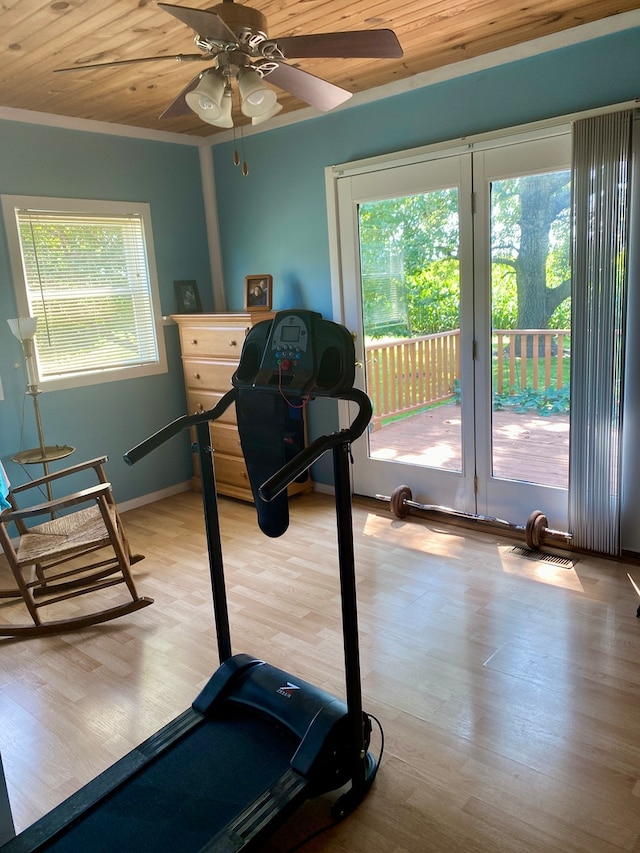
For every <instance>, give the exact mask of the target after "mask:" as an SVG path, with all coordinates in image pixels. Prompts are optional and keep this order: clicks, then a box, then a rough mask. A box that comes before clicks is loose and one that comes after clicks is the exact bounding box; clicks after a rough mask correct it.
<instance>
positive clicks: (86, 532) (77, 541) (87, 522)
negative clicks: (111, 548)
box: [17, 506, 116, 566]
mask: <svg viewBox="0 0 640 853" xmlns="http://www.w3.org/2000/svg"><path fill="white" fill-rule="evenodd" d="M108 509H109V514H110V515H111V518H112V519H113V522H114V524H115V522H116V514H115V508H114V507H113V506H109V507H108ZM109 541H110V539H109V533H108V531H107V528H106V527H105V525H104V520H103V518H102V514H101V513H100V510H99V508H98V507H97V506H92V507H87V508H86V509H81V510H78V511H77V512H74V513H72V514H71V515H63V516H61V517H60V518H54V519H52V520H51V521H45V522H44V523H43V524H38V525H36V526H35V527H31V528H29V532H28V533H25V534H24V535H23V536H21V537H20V541H19V543H18V548H17V554H18V562H19V563H20V565H21V566H26V565H32V564H33V563H39V562H41V561H43V560H46V559H48V558H50V557H65V556H70V555H71V554H73V553H74V552H81V551H84V550H85V549H86V547H87V546H88V545H89V546H92V547H99V546H100V544H104V545H108V544H109Z"/></svg>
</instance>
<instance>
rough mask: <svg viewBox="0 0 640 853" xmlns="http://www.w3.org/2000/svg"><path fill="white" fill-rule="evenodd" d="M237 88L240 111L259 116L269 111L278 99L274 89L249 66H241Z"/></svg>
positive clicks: (251, 116) (250, 115) (251, 115)
mask: <svg viewBox="0 0 640 853" xmlns="http://www.w3.org/2000/svg"><path fill="white" fill-rule="evenodd" d="M238 89H239V90H240V97H241V99H242V106H241V107H240V109H241V110H242V112H243V113H244V114H245V115H246V116H249V117H250V118H253V117H254V116H255V117H256V118H259V117H260V116H263V115H265V113H268V112H270V111H271V110H272V109H273V108H274V106H275V105H276V103H277V101H278V96H277V95H276V93H275V91H274V90H273V89H272V88H271V87H270V86H269V85H267V83H265V82H264V80H263V79H262V77H260V75H259V74H258V73H257V72H256V71H254V70H253V69H251V68H243V69H242V70H241V71H240V74H239V75H238Z"/></svg>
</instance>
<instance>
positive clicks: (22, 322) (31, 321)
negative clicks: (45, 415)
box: [7, 317, 75, 500]
mask: <svg viewBox="0 0 640 853" xmlns="http://www.w3.org/2000/svg"><path fill="white" fill-rule="evenodd" d="M7 323H8V324H9V328H10V329H11V331H12V332H13V334H14V335H15V337H16V338H17V339H18V340H19V341H20V343H21V345H22V352H23V353H24V361H25V365H26V368H27V394H28V395H29V396H30V397H31V399H32V400H33V409H34V412H35V417H36V428H37V430H38V445H39V446H38V447H35V448H33V449H31V450H22V451H20V453H16V455H15V456H12V457H11V458H12V460H13V461H14V462H17V463H18V464H19V465H34V464H39V465H42V467H43V469H44V473H45V474H48V473H49V462H55V461H56V460H57V459H64V458H65V456H70V455H71V454H72V453H73V451H74V450H75V447H70V446H69V445H68V444H63V445H60V444H55V445H48V446H47V444H46V443H45V440H44V433H43V431H42V418H41V417H40V404H39V403H38V395H39V394H40V387H39V385H38V374H37V372H36V367H35V353H34V344H33V339H34V338H35V335H36V330H37V328H38V318H37V317H16V318H15V319H13V320H7ZM47 495H48V498H49V500H51V499H52V494H51V484H50V483H47Z"/></svg>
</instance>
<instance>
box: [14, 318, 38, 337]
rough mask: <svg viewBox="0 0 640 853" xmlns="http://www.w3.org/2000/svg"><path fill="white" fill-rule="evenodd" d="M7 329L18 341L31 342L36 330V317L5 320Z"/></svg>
mask: <svg viewBox="0 0 640 853" xmlns="http://www.w3.org/2000/svg"><path fill="white" fill-rule="evenodd" d="M7 323H8V324H9V328H10V329H11V331H12V332H13V334H14V335H15V336H16V338H17V339H18V340H19V341H32V340H33V339H34V337H35V335H36V330H37V328H38V318H37V317H16V318H15V319H13V320H7Z"/></svg>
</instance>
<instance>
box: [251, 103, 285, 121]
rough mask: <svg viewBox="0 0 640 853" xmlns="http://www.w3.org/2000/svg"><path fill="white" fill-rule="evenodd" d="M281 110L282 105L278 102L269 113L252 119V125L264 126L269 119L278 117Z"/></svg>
mask: <svg viewBox="0 0 640 853" xmlns="http://www.w3.org/2000/svg"><path fill="white" fill-rule="evenodd" d="M281 110H282V104H279V103H278V102H277V101H276V102H275V104H274V105H273V107H271V109H270V110H269V112H268V113H263V114H262V115H260V116H253V117H252V119H251V124H253V125H256V124H262V122H263V121H267V119H270V118H273V117H274V116H275V115H278V113H279V112H280V111H281Z"/></svg>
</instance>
